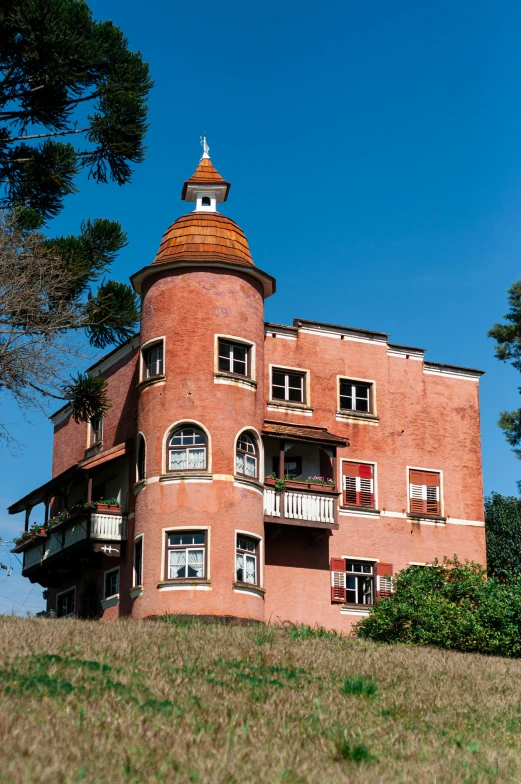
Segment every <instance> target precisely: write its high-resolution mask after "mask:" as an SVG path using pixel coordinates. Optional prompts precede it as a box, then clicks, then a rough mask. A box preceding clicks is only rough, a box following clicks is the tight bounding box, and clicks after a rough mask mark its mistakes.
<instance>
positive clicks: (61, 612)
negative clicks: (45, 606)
mask: <svg viewBox="0 0 521 784" xmlns="http://www.w3.org/2000/svg"><path fill="white" fill-rule="evenodd" d="M75 611H76V588H71V589H70V591H65V593H61V594H59V595H58V602H57V607H56V614H57V616H58V618H66V617H67V616H68V615H74V613H75Z"/></svg>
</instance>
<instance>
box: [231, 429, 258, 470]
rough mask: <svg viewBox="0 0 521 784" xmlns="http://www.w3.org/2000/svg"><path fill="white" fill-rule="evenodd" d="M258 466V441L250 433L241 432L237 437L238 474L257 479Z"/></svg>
mask: <svg viewBox="0 0 521 784" xmlns="http://www.w3.org/2000/svg"><path fill="white" fill-rule="evenodd" d="M257 466H258V460H257V442H256V440H255V438H254V437H253V436H252V435H251V434H250V433H241V434H240V436H239V438H238V439H237V450H236V454H235V470H236V472H237V473H238V474H243V476H251V477H252V478H254V479H256V478H257V476H258V471H257Z"/></svg>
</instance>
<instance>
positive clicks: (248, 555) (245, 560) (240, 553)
mask: <svg viewBox="0 0 521 784" xmlns="http://www.w3.org/2000/svg"><path fill="white" fill-rule="evenodd" d="M257 544H258V543H257V541H255V540H254V539H247V538H246V537H244V536H237V553H236V557H235V574H236V578H237V582H238V583H250V584H251V585H257V584H258V582H257V580H258V575H257Z"/></svg>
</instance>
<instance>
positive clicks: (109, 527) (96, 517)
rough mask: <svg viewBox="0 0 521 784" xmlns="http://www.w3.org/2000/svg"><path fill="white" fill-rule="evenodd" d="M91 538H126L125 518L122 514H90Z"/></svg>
mask: <svg viewBox="0 0 521 784" xmlns="http://www.w3.org/2000/svg"><path fill="white" fill-rule="evenodd" d="M90 537H91V539H116V540H118V539H119V540H124V539H126V538H127V518H126V517H124V516H123V515H110V514H98V513H96V514H94V513H92V514H91V516H90Z"/></svg>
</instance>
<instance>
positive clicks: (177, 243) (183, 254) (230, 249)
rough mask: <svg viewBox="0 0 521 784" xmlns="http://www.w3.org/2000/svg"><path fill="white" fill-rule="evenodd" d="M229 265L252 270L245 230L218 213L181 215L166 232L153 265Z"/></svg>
mask: <svg viewBox="0 0 521 784" xmlns="http://www.w3.org/2000/svg"><path fill="white" fill-rule="evenodd" d="M173 260H179V261H181V260H182V261H230V262H233V263H234V264H242V265H244V266H249V267H253V266H254V264H253V260H252V257H251V253H250V248H249V246H248V240H247V239H246V237H245V235H244V232H243V231H242V229H240V228H239V226H237V224H236V223H235V221H232V219H231V218H228V217H226V215H221V214H220V213H218V212H191V213H190V214H189V215H182V216H181V217H180V218H178V219H177V220H176V221H175V222H174V223H173V224H172V225H171V226H170V228H169V229H167V231H166V232H165V234H164V236H163V239H162V241H161V245H160V246H159V250H158V252H157V256H156V258H155V260H154V264H161V263H162V262H166V261H173Z"/></svg>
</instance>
